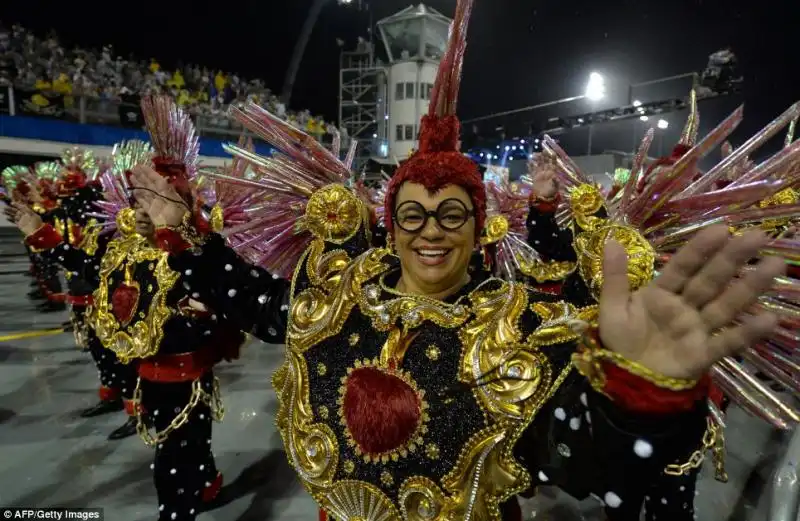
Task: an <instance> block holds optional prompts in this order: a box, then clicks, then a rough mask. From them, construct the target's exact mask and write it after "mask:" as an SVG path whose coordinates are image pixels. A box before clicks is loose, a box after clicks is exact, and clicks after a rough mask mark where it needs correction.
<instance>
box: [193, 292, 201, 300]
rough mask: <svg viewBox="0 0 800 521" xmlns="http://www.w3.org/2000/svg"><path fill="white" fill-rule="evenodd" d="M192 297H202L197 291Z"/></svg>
mask: <svg viewBox="0 0 800 521" xmlns="http://www.w3.org/2000/svg"><path fill="white" fill-rule="evenodd" d="M192 298H195V299H197V298H200V293H197V292H196V291H195V292H194V293H192Z"/></svg>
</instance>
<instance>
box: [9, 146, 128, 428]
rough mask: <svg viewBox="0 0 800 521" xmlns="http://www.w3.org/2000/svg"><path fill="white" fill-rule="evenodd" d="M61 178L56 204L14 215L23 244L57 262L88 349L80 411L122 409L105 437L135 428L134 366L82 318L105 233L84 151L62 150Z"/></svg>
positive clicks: (78, 338)
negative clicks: (89, 379)
mask: <svg viewBox="0 0 800 521" xmlns="http://www.w3.org/2000/svg"><path fill="white" fill-rule="evenodd" d="M63 161H64V163H63V166H62V165H59V169H62V168H63V170H64V175H63V177H62V179H60V180H58V182H57V183H56V190H57V193H58V197H59V204H58V205H57V206H56V207H55V208H54V209H52V210H50V211H49V212H47V213H45V214H44V215H43V216H42V217H39V216H38V215H37V214H36V213H35V212H34V211H31V210H30V209H28V208H26V207H25V206H23V205H15V207H14V208H15V211H16V215H15V216H14V220H15V221H16V222H17V225H18V226H19V227H20V229H21V230H22V231H23V233H25V234H26V241H25V242H26V245H27V246H28V248H30V249H31V251H33V252H35V253H36V254H37V255H39V257H40V258H42V259H44V260H45V261H46V262H48V263H52V264H54V265H56V266H60V267H61V268H63V270H64V272H65V274H66V279H67V285H68V288H69V293H68V294H67V296H66V301H67V302H68V303H69V304H70V306H71V320H72V326H73V332H74V336H75V342H76V344H77V346H78V347H81V348H84V349H86V350H88V351H89V353H90V354H91V356H92V359H93V360H94V363H95V365H96V367H97V371H98V376H99V379H100V387H99V389H98V396H99V401H98V403H97V404H95V405H93V406H92V407H89V408H88V409H86V410H84V411H82V412H81V416H83V417H84V418H91V417H95V416H100V415H102V414H107V413H111V412H117V411H121V410H123V409H124V410H125V411H126V412H127V414H128V417H127V419H126V421H125V423H124V424H123V425H121V426H120V427H118V428H116V429H114V430H113V431H112V432H111V433H110V434H109V439H112V440H116V439H122V438H126V437H128V436H131V435H133V434H135V433H136V420H135V418H134V417H133V410H134V409H133V402H132V398H133V391H134V388H135V387H134V386H135V384H136V371H135V368H134V367H132V366H129V365H125V364H122V363H120V361H119V360H118V359H117V357H116V355H115V354H114V353H113V352H112V351H109V350H107V349H105V347H103V345H102V343H101V342H100V340H99V339H98V338H97V335H96V334H95V332H94V329H93V328H92V327H90V326H89V325H88V324H87V323H86V316H85V315H86V311H87V308H88V307H89V306H91V305H92V292H93V291H94V290H95V289H96V288H97V286H98V284H99V276H98V275H99V270H100V262H101V259H102V257H103V254H104V253H105V249H106V246H107V244H108V242H109V240H110V239H111V234H108V233H106V234H102V233H101V231H102V226H101V225H100V223H98V222H97V219H96V218H94V217H92V215H93V213H94V212H96V211H97V208H95V206H94V205H95V204H96V203H97V202H98V201H99V200H100V199H101V198H102V191H103V188H102V185H101V184H100V183H99V182H95V181H90V179H89V177H88V176H87V171H91V170H93V169H94V168H96V166H95V160H94V157H93V156H92V155H91V153H90V152H86V151H83V150H81V149H77V148H71V149H67V150H65V152H64V155H63Z"/></svg>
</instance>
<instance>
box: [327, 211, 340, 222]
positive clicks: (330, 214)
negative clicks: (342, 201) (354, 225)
mask: <svg viewBox="0 0 800 521" xmlns="http://www.w3.org/2000/svg"><path fill="white" fill-rule="evenodd" d="M328 220H329V221H337V220H338V217H337V215H336V214H335V213H334V212H328Z"/></svg>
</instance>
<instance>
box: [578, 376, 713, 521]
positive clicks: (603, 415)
mask: <svg viewBox="0 0 800 521" xmlns="http://www.w3.org/2000/svg"><path fill="white" fill-rule="evenodd" d="M587 398H588V410H589V411H588V412H589V414H590V418H591V429H592V432H591V433H592V440H593V444H592V445H593V454H594V460H595V461H594V465H595V467H596V468H597V469H599V470H600V472H598V474H597V477H598V481H597V483H596V484H595V487H594V489H595V490H594V493H595V494H597V495H598V496H599V497H600V499H602V500H603V502H604V503H605V505H606V513H607V515H608V517H609V520H611V521H613V520H616V519H620V520H623V519H638V517H626V516H629V515H630V516H633V515H634V514H635V516H638V515H639V512H640V511H641V508H642V505H643V504H645V503H646V505H647V507H648V508H649V510H650V512H649V516H648V517H651V516H652V515H654V514H658V513H661V514H663V515H664V516H665V517H662V516H661V515H657V519H670V520H676V521H682V520H687V521H688V520H692V519H693V517H694V511H693V508H692V501H693V499H694V483H695V481H696V479H697V470H698V469H696V468H695V469H689V470H687V472H686V473H685V474H681V475H678V476H673V475H670V474H667V473H666V472H665V470H666V469H667V467H668V466H669V465H671V464H678V465H680V464H683V463H686V462H688V461H689V460H690V458H691V457H692V454H693V453H694V452H695V451H698V450H699V451H701V454H702V446H703V435H704V433H705V430H706V426H707V423H706V418H707V416H708V407H707V404H706V402H705V401H704V400H701V401H698V402H697V403H696V404H695V407H694V409H692V410H691V411H689V412H685V413H679V414H672V415H649V414H634V413H631V412H629V411H626V410H623V409H621V408H620V407H619V406H617V405H615V404H614V403H613V402H612V401H611V400H609V399H608V398H607V397H605V396H603V395H601V394H598V393H593V392H590V393H588V394H587ZM646 498H647V499H646Z"/></svg>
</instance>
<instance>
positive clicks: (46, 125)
mask: <svg viewBox="0 0 800 521" xmlns="http://www.w3.org/2000/svg"><path fill="white" fill-rule="evenodd" d="M0 136H4V137H13V138H20V139H39V140H42V141H55V142H59V143H72V144H75V145H94V146H107V147H110V146H113V145H114V144H115V143H119V142H120V141H124V140H128V139H141V140H144V141H149V138H148V136H147V133H146V132H144V131H142V130H135V129H128V128H121V127H111V126H104V125H88V124H87V125H82V124H80V123H73V122H70V121H62V120H58V119H46V118H34V117H25V116H0ZM232 141H235V140H232ZM225 142H227V141H222V140H219V139H213V138H201V139H200V155H201V156H208V157H230V156H229V155H228V154H226V153H225V151H224V150H223V149H222V144H223V143H225ZM256 152H258V153H259V154H261V155H270V154H271V153H272V149H271V148H270V147H269V146H267V145H265V144H263V143H256Z"/></svg>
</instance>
